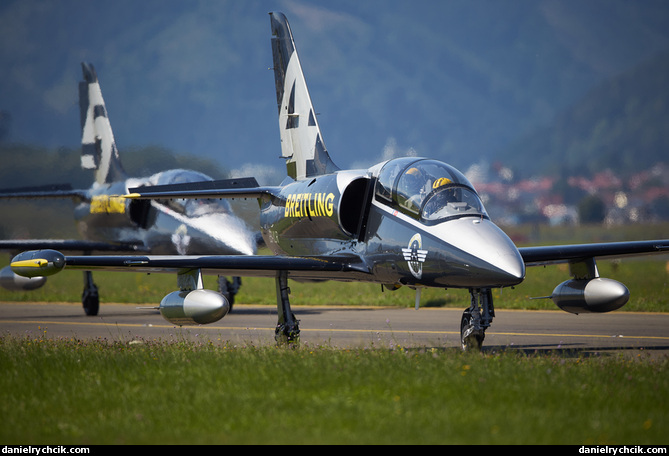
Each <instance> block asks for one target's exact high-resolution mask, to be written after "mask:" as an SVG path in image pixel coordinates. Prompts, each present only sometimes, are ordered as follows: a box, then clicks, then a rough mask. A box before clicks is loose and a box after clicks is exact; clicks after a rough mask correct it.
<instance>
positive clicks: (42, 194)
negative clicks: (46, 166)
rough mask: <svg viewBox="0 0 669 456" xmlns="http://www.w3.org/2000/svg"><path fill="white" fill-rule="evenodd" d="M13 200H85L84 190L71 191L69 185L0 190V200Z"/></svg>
mask: <svg viewBox="0 0 669 456" xmlns="http://www.w3.org/2000/svg"><path fill="white" fill-rule="evenodd" d="M14 198H24V199H30V198H79V199H83V200H85V199H86V198H87V195H86V192H85V191H84V190H77V189H73V188H72V186H71V185H69V184H55V185H43V186H38V187H22V188H12V189H3V190H0V199H14Z"/></svg>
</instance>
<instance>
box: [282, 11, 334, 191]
mask: <svg viewBox="0 0 669 456" xmlns="http://www.w3.org/2000/svg"><path fill="white" fill-rule="evenodd" d="M270 18H271V24H272V54H273V59H274V79H275V83H276V100H277V103H278V105H279V128H280V131H281V156H282V157H283V158H285V159H286V168H287V172H288V175H289V176H290V177H292V178H293V179H304V178H305V177H310V176H317V175H319V174H327V173H330V172H333V171H336V170H337V169H338V168H337V166H336V165H335V164H334V163H333V162H332V160H331V159H330V155H329V154H328V152H327V149H326V148H325V143H324V142H323V137H322V136H321V130H320V127H319V126H318V120H317V119H316V113H315V111H314V107H313V105H312V104H311V98H310V97H309V91H308V89H307V83H306V81H305V79H304V75H303V74H302V67H301V65H300V61H299V59H298V57H297V51H296V49H295V42H294V41H293V34H292V32H291V30H290V25H288V20H287V19H286V16H284V15H283V14H282V13H270Z"/></svg>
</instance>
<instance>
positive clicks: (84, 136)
mask: <svg viewBox="0 0 669 456" xmlns="http://www.w3.org/2000/svg"><path fill="white" fill-rule="evenodd" d="M81 67H82V69H83V72H84V80H83V81H81V82H80V83H79V109H80V113H81V167H82V168H84V169H94V170H95V181H96V182H97V183H99V184H104V183H110V182H114V181H118V180H122V179H124V178H125V176H126V174H125V171H124V170H123V167H122V166H121V161H120V159H119V155H118V149H116V142H115V141H114V133H113V132H112V128H111V124H110V123H109V118H108V117H107V109H106V108H105V101H104V99H103V98H102V90H101V89H100V83H99V82H98V76H97V74H96V73H95V68H93V65H91V64H90V63H85V62H84V63H82V64H81Z"/></svg>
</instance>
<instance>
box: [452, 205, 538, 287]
mask: <svg viewBox="0 0 669 456" xmlns="http://www.w3.org/2000/svg"><path fill="white" fill-rule="evenodd" d="M446 225H449V226H447V227H446V231H445V232H444V233H445V235H444V240H446V241H447V242H448V243H449V244H451V245H452V246H453V247H455V248H457V249H458V250H459V251H462V252H466V256H467V259H466V260H465V261H464V262H465V265H466V268H467V270H468V271H469V272H468V274H467V277H464V278H463V285H467V286H472V287H486V288H497V287H509V286H513V285H518V284H519V283H521V282H522V281H523V279H524V278H525V263H524V261H523V258H522V257H521V255H520V253H519V252H518V249H517V248H516V246H515V244H514V243H513V242H512V241H511V239H509V237H508V236H507V235H506V234H505V233H504V232H503V231H502V230H501V229H499V228H498V227H497V225H495V224H494V223H492V222H491V221H490V220H485V219H471V218H469V219H465V218H463V219H459V220H453V221H451V222H447V223H446ZM463 259H464V258H463Z"/></svg>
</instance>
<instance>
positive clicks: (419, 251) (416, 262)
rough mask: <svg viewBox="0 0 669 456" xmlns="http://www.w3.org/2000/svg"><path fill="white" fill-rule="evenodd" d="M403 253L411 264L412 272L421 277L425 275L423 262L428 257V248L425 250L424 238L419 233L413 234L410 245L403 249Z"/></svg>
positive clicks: (416, 276) (418, 277)
mask: <svg viewBox="0 0 669 456" xmlns="http://www.w3.org/2000/svg"><path fill="white" fill-rule="evenodd" d="M402 254H403V255H404V259H405V260H406V262H407V264H408V265H409V270H410V271H411V274H413V276H414V277H415V278H417V279H420V278H421V277H422V275H423V263H424V262H425V257H427V250H423V240H422V239H421V237H420V234H419V233H416V234H414V235H413V237H412V238H411V239H410V240H409V246H408V247H406V248H403V249H402Z"/></svg>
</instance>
